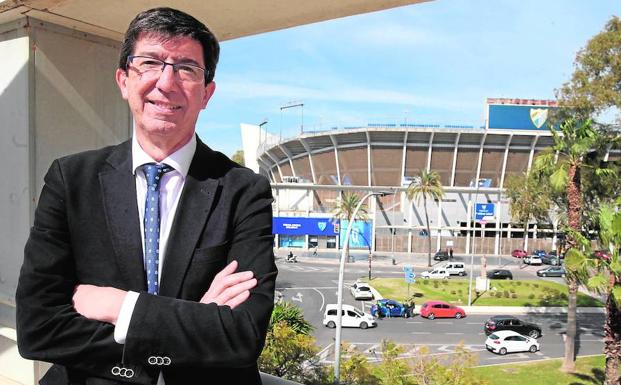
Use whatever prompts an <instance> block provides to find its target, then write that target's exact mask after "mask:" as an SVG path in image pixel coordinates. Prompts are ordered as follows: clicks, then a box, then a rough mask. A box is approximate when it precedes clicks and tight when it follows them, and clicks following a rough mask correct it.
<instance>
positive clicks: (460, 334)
mask: <svg viewBox="0 0 621 385" xmlns="http://www.w3.org/2000/svg"><path fill="white" fill-rule="evenodd" d="M444 334H447V335H448V334H451V335H462V334H464V333H444Z"/></svg>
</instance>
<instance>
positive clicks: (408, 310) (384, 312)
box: [371, 299, 414, 318]
mask: <svg viewBox="0 0 621 385" xmlns="http://www.w3.org/2000/svg"><path fill="white" fill-rule="evenodd" d="M413 310H414V304H412V306H405V305H403V304H402V303H400V302H397V301H395V300H393V299H380V300H378V301H377V303H375V304H374V305H372V306H371V315H372V316H374V317H379V318H382V317H405V318H408V317H411V316H412V312H413Z"/></svg>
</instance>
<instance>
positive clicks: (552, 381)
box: [471, 355, 604, 385]
mask: <svg viewBox="0 0 621 385" xmlns="http://www.w3.org/2000/svg"><path fill="white" fill-rule="evenodd" d="M561 363H562V360H561V359H558V360H547V361H540V362H534V363H528V362H525V363H520V364H515V363H512V364H507V365H497V366H481V367H478V368H472V369H471V370H472V372H473V374H474V375H475V376H477V377H479V378H481V379H484V380H487V381H488V382H489V383H490V384H494V385H516V384H529V385H593V384H602V383H603V382H604V356H603V355H599V356H593V357H579V358H578V359H577V360H576V370H577V372H576V373H572V374H569V373H563V372H561V371H560V370H559V369H560V367H561Z"/></svg>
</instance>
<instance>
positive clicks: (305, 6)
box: [0, 0, 428, 40]
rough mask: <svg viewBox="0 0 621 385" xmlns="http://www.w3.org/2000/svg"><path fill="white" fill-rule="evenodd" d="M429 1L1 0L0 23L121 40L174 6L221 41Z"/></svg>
mask: <svg viewBox="0 0 621 385" xmlns="http://www.w3.org/2000/svg"><path fill="white" fill-rule="evenodd" d="M424 1H428V0H311V1H309V0H178V1H174V2H173V1H152V0H107V1H104V0H99V1H94V0H0V23H6V22H10V21H12V20H17V19H19V18H22V17H24V16H30V17H33V18H36V19H41V20H43V21H48V22H52V23H55V24H60V25H62V26H65V27H68V28H72V29H76V30H79V31H83V32H89V33H93V34H95V35H99V36H102V37H107V38H111V39H114V40H121V39H122V36H123V33H124V32H125V29H126V28H127V25H128V24H129V22H130V21H131V19H132V18H133V17H134V16H135V15H136V14H137V13H138V12H140V11H143V10H145V9H149V8H153V7H159V6H171V7H174V8H177V9H180V10H183V11H185V12H188V13H190V14H191V15H193V16H194V17H196V18H197V19H199V20H201V21H202V22H204V23H205V24H207V26H208V27H209V28H210V29H211V30H212V31H213V32H214V33H215V34H216V36H218V38H219V39H220V40H229V39H235V38H238V37H243V36H249V35H255V34H259V33H263V32H270V31H276V30H279V29H284V28H289V27H295V26H299V25H304V24H310V23H315V22H319V21H324V20H331V19H337V18H341V17H346V16H351V15H357V14H362V13H368V12H374V11H380V10H384V9H389V8H394V7H399V6H403V5H408V4H414V3H420V2H424Z"/></svg>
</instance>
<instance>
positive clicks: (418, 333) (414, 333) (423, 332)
mask: <svg viewBox="0 0 621 385" xmlns="http://www.w3.org/2000/svg"><path fill="white" fill-rule="evenodd" d="M412 334H431V333H430V332H412Z"/></svg>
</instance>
